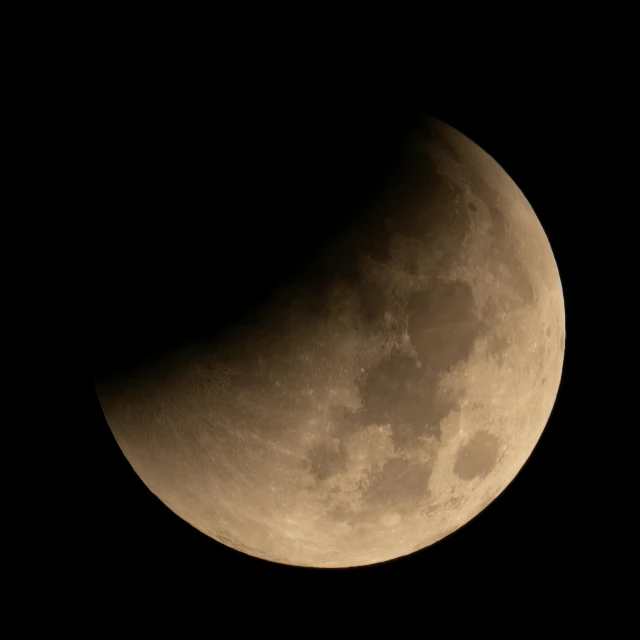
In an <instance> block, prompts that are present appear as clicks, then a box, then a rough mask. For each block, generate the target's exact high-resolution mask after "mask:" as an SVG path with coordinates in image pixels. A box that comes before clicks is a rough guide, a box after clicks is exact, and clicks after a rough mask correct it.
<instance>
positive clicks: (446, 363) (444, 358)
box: [408, 282, 486, 372]
mask: <svg viewBox="0 0 640 640" xmlns="http://www.w3.org/2000/svg"><path fill="white" fill-rule="evenodd" d="M474 307H475V303H474V299H473V292H472V289H471V286H470V285H469V284H467V283H463V282H444V283H443V282H440V283H437V284H435V285H434V286H433V287H431V288H430V289H428V290H426V291H419V292H417V293H414V294H413V296H412V297H411V299H410V301H409V307H408V311H409V324H408V332H409V336H410V338H411V342H412V343H413V346H414V347H415V349H416V351H417V352H418V355H419V357H420V360H421V361H422V363H423V365H426V367H427V368H429V369H431V370H434V371H437V372H445V371H448V370H450V369H451V368H452V367H453V366H454V365H456V364H457V363H458V362H460V361H461V360H466V359H467V358H468V357H469V355H470V354H471V350H472V348H473V345H474V342H475V341H476V338H478V337H479V336H480V335H481V334H482V333H483V332H484V331H485V330H486V326H485V324H484V323H483V322H482V321H481V320H478V319H477V318H476V317H475V315H474V313H473V311H474Z"/></svg>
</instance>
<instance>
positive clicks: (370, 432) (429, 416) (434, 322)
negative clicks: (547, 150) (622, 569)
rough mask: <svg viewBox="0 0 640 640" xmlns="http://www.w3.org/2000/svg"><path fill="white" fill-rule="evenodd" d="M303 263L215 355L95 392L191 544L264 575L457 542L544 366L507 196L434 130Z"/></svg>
mask: <svg viewBox="0 0 640 640" xmlns="http://www.w3.org/2000/svg"><path fill="white" fill-rule="evenodd" d="M315 267H316V272H317V274H321V276H320V277H317V278H314V280H313V285H310V284H309V283H308V282H305V281H304V280H300V281H299V282H298V283H294V282H290V283H288V284H287V285H286V286H284V285H283V287H282V289H281V290H280V292H279V294H278V295H277V296H275V297H274V298H273V299H272V300H271V301H270V304H269V305H268V308H265V309H263V310H261V312H260V314H258V317H259V318H260V320H259V321H257V322H255V323H253V324H247V325H246V326H242V327H237V329H236V330H235V331H234V333H233V335H230V336H229V338H228V340H227V341H225V343H224V344H220V343H216V344H213V343H212V344H211V345H210V348H209V349H203V350H200V351H199V352H195V351H194V352H189V353H186V354H183V356H182V357H181V358H177V359H176V360H175V361H173V362H171V363H167V364H166V366H165V367H164V368H162V367H160V368H158V369H156V370H155V371H153V372H149V373H148V375H139V376H137V377H136V379H135V380H133V379H132V380H130V381H129V382H128V383H123V384H120V385H119V390H118V391H117V392H116V391H114V390H112V389H111V388H110V387H109V386H108V385H101V383H100V382H98V383H97V388H98V395H99V398H100V401H101V404H102V407H103V409H104V413H105V416H106V419H107V421H108V424H109V426H110V428H111V430H112V431H113V434H114V436H115V438H116V440H117V442H118V444H119V446H120V447H121V449H122V451H123V453H124V454H125V456H126V457H127V459H128V460H129V462H130V463H131V465H132V466H133V468H134V470H135V471H136V473H137V474H138V475H139V476H140V478H141V479H142V480H143V481H144V483H145V484H146V485H147V487H148V488H149V489H150V490H151V491H152V492H153V493H154V494H155V495H156V496H158V497H159V498H160V499H161V500H162V501H163V502H164V503H165V504H166V505H167V506H168V507H169V508H170V509H172V510H173V511H174V512H175V513H176V514H178V515H179V516H180V517H181V518H183V519H184V520H186V521H187V522H189V523H190V524H191V525H193V526H194V527H196V528H197V529H199V530H200V531H202V532H204V533H205V534H207V535H209V536H211V537H212V538H214V539H215V540H217V541H219V542H221V543H224V544H226V545H228V546H230V547H232V548H234V549H237V550H239V551H243V552H245V553H247V554H250V555H252V556H256V557H259V558H263V559H266V560H269V561H273V562H280V563H285V564H291V565H299V566H310V567H346V566H359V565H367V564H373V563H377V562H382V561H386V560H390V559H393V558H397V557H400V556H404V555H407V554H409V553H412V552H414V551H417V550H419V549H422V548H424V547H427V546H429V545H431V544H433V543H435V542H436V541H438V540H440V539H442V538H443V537H445V536H446V535H448V534H449V533H451V532H453V531H455V530H456V529H458V528H459V527H460V526H462V525H463V524H465V523H466V522H468V521H469V520H470V519H471V518H473V517H474V516H475V515H477V514H478V513H479V512H480V511H481V510H482V509H484V508H485V507H486V506H487V505H488V504H489V503H490V502H491V501H492V500H493V499H494V498H495V497H496V496H498V495H499V494H500V493H501V492H502V491H503V490H504V489H505V487H506V486H507V485H508V484H509V483H510V482H511V480H512V479H513V478H514V477H515V475H516V474H517V473H518V471H519V470H520V469H521V467H522V466H523V464H524V463H525V461H526V460H527V459H528V457H529V456H530V454H531V452H532V450H533V448H534V447H535V445H536V443H537V441H538V439H539V438H540V435H541V433H542V431H543V429H544V427H545V425H546V423H547V420H548V418H549V415H550V413H551V409H552V407H553V404H554V401H555V398H556V394H557V391H558V387H559V382H560V376H561V371H562V363H563V356H564V336H565V318H564V302H563V293H562V288H561V283H560V277H559V274H558V270H557V266H556V262H555V260H554V256H553V253H552V251H551V247H550V245H549V242H548V240H547V237H546V236H545V233H544V231H543V229H542V227H541V225H540V223H539V221H538V219H537V217H536V215H535V213H534V212H533V210H532V208H531V206H530V205H529V203H528V202H527V200H526V199H525V197H524V195H523V194H522V193H521V191H520V190H519V189H518V187H517V186H516V185H515V184H514V183H513V181H512V180H511V179H510V178H509V177H508V176H507V175H506V173H505V172H504V171H503V170H502V168H501V167H500V166H499V165H498V164H497V163H496V162H495V161H494V160H493V159H492V158H491V157H490V156H488V155H487V154H486V153H485V152H484V151H482V150H481V149H480V148H479V147H478V146H477V145H476V144H475V143H473V142H472V141H470V140H469V139H468V138H466V137H465V136H463V135H462V134H461V133H459V132H458V131H456V130H455V129H452V128H451V127H449V126H447V125H445V124H443V123H442V122H440V121H438V120H435V119H428V120H426V121H425V122H424V125H423V126H422V127H421V128H420V130H418V131H416V133H415V136H414V138H413V139H412V142H411V144H410V145H408V147H407V151H406V154H405V157H404V160H403V162H402V163H401V164H400V165H399V166H398V167H397V171H396V175H395V178H394V179H393V180H391V181H390V182H389V184H388V185H387V186H386V188H385V190H384V192H383V193H382V194H381V196H380V198H378V199H377V200H376V203H375V206H373V207H372V208H371V211H370V212H369V216H368V218H367V219H366V220H363V222H362V223H361V224H360V226H357V227H352V228H345V229H344V232H343V233H342V235H341V236H339V237H336V239H335V243H334V244H333V245H332V246H331V247H330V248H328V250H327V252H326V255H323V256H322V257H320V258H319V259H318V263H317V265H315ZM215 275H216V274H212V277H215ZM203 295H207V293H206V292H203Z"/></svg>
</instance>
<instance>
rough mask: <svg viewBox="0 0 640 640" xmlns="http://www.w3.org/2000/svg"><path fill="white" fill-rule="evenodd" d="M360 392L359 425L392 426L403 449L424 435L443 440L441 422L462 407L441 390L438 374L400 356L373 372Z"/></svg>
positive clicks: (369, 373) (383, 361) (385, 362)
mask: <svg viewBox="0 0 640 640" xmlns="http://www.w3.org/2000/svg"><path fill="white" fill-rule="evenodd" d="M359 390H360V398H361V400H362V407H361V408H360V409H359V410H358V411H357V419H358V420H359V422H360V423H361V424H364V425H366V424H390V425H391V429H392V440H393V442H394V445H395V446H397V447H400V448H402V447H404V446H407V445H410V444H411V443H412V442H413V441H414V440H415V439H416V438H417V437H420V436H431V437H435V438H440V435H441V433H440V422H441V421H442V420H443V418H445V417H446V416H447V415H448V414H449V413H450V412H451V411H452V410H453V409H454V408H457V407H458V406H459V405H458V399H457V398H455V397H453V396H451V395H450V394H444V393H442V392H441V391H440V390H439V388H438V376H437V375H436V374H434V373H433V372H429V371H425V370H424V368H420V367H418V360H417V359H416V358H414V357H410V356H406V355H403V354H400V353H393V354H391V355H390V356H389V357H388V358H385V359H384V360H382V361H381V362H379V363H378V364H377V365H376V366H374V367H372V368H371V369H369V370H368V371H367V374H366V378H365V379H364V380H363V381H361V382H360V384H359ZM344 417H346V416H344ZM344 417H343V418H344Z"/></svg>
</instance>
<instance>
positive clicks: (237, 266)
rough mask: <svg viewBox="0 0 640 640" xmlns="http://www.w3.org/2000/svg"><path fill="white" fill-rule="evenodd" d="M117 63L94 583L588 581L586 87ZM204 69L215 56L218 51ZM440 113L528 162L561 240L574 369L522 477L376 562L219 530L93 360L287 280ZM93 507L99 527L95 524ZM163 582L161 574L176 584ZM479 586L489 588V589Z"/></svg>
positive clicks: (172, 340)
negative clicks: (245, 546) (246, 544)
mask: <svg viewBox="0 0 640 640" xmlns="http://www.w3.org/2000/svg"><path fill="white" fill-rule="evenodd" d="M144 60H145V61H144V63H142V62H141V63H140V64H139V66H138V64H137V63H131V64H129V65H128V66H127V72H126V73H120V74H114V75H113V77H110V78H109V79H108V82H107V83H106V84H105V86H108V89H106V88H105V90H104V93H103V94H102V95H101V96H100V98H99V100H98V103H99V104H98V108H97V110H96V111H97V112H98V111H99V112H100V116H99V117H97V120H96V122H95V130H96V131H97V133H96V134H95V135H94V138H95V140H94V142H95V145H96V146H97V148H98V149H99V153H100V156H101V165H102V166H101V167H100V169H99V172H100V176H99V179H98V180H97V183H98V184H99V185H100V186H99V187H98V188H97V193H96V195H95V197H94V198H93V201H94V202H97V203H98V205H97V212H96V213H95V214H94V213H91V214H90V215H95V216H96V219H95V224H94V225H93V228H94V230H95V231H94V233H93V237H92V239H91V253H92V260H93V264H92V269H93V274H94V275H93V278H92V279H91V280H90V284H89V285H87V287H88V291H87V296H88V298H89V299H90V300H91V305H92V314H93V315H92V318H91V329H90V331H89V334H90V345H89V351H90V354H89V355H90V358H91V361H92V363H91V370H92V376H90V378H91V379H89V380H88V382H87V384H88V389H89V390H88V396H89V397H90V398H92V400H93V404H92V411H93V414H92V415H93V420H92V422H91V426H90V434H89V436H88V438H87V441H86V447H87V453H86V454H85V455H86V456H88V458H89V459H90V461H91V463H90V465H88V468H87V469H86V470H84V471H83V479H82V482H81V483H79V484H81V486H79V487H78V489H77V490H78V491H79V492H80V493H81V494H82V497H81V498H80V499H81V500H83V502H84V504H85V509H86V514H85V516H86V517H85V520H84V525H82V527H81V529H80V530H79V531H78V532H77V538H78V541H79V544H80V545H81V546H82V549H83V551H82V554H83V558H84V561H85V563H86V566H85V568H84V569H83V571H84V574H85V576H86V577H85V580H86V583H87V584H89V585H99V584H107V583H108V584H116V583H126V584H129V585H132V584H135V585H136V587H135V588H136V590H140V591H141V592H144V591H149V592H150V591H151V590H154V589H159V588H163V589H166V590H167V591H168V592H171V591H172V589H177V588H178V587H176V586H175V585H181V584H192V585H197V584H200V583H202V584H203V585H210V584H211V582H212V581H220V582H223V583H224V582H228V581H238V583H241V582H242V581H243V580H245V579H250V578H251V577H253V576H256V575H258V574H259V575H263V576H267V577H269V578H271V577H277V578H278V579H282V580H285V581H286V580H289V581H291V582H292V583H295V581H297V580H304V581H310V582H317V581H320V582H321V583H323V584H329V583H332V584H337V583H339V582H340V581H345V580H346V581H349V582H350V584H359V583H365V582H369V581H372V583H374V584H375V582H376V581H380V583H382V582H386V581H387V580H388V579H393V578H399V577H402V578H403V579H410V580H414V581H416V582H417V581H419V580H420V576H425V575H428V576H429V582H430V584H434V583H437V582H438V580H439V579H442V580H444V579H445V578H446V576H451V575H461V576H467V581H468V582H467V583H468V584H473V583H474V581H480V582H482V581H481V580H480V578H479V576H496V575H501V576H503V579H502V582H503V584H509V583H510V582H513V581H516V582H517V581H519V580H521V579H523V578H522V576H526V580H527V581H528V582H531V583H533V582H535V581H536V580H543V579H544V580H548V579H549V576H550V575H553V576H554V578H553V579H554V580H555V581H556V582H557V581H560V582H562V581H563V580H570V581H571V582H574V581H577V580H579V577H580V575H582V574H581V573H580V572H583V571H584V568H583V561H582V555H581V552H580V551H579V550H578V549H577V547H576V539H577V538H578V536H579V533H578V532H579V530H580V529H581V528H582V527H584V517H585V516H584V514H583V510H582V509H583V504H582V503H581V502H580V501H575V500H572V499H571V496H572V495H573V494H574V493H575V491H576V487H575V482H576V481H575V478H574V477H573V475H572V474H573V472H572V467H571V464H570V463H568V460H572V458H573V457H574V456H576V446H575V437H576V435H575V434H576V430H577V429H578V428H579V425H578V424H577V417H576V414H575V411H574V403H575V399H576V397H577V395H578V389H577V382H576V379H577V368H578V364H577V362H576V357H575V349H576V342H577V339H576V336H577V335H578V333H579V331H580V329H579V328H576V326H575V314H574V304H575V303H574V301H575V298H576V289H577V288H578V287H579V286H580V284H579V283H580V277H579V274H578V273H577V265H576V261H575V260H573V258H572V256H573V253H572V245H573V244H574V242H575V240H576V238H575V234H574V233H573V232H571V231H570V227H571V225H572V220H573V217H572V216H573V215H574V214H573V210H574V208H575V207H574V206H573V203H572V198H573V196H572V195H571V193H570V192H571V189H572V181H573V180H574V175H573V173H572V167H571V151H570V150H571V149H572V148H575V147H574V145H575V141H576V139H577V138H578V137H579V136H580V135H581V131H582V130H581V129H580V127H578V126H577V125H576V122H575V119H574V117H573V114H574V107H575V104H576V100H575V98H574V97H573V93H572V92H573V91H576V90H577V89H575V87H572V86H571V87H570V86H567V85H566V84H562V83H561V82H560V81H557V82H556V81H551V80H549V79H548V78H543V77H541V76H540V74H538V73H536V72H535V69H532V70H531V71H529V70H528V69H527V70H524V69H523V70H522V73H521V74H520V76H519V79H518V80H517V81H516V80H515V79H513V78H512V79H511V80H510V82H509V83H508V86H507V85H505V83H504V82H503V81H500V80H499V79H498V78H496V79H494V80H492V78H489V79H487V80H483V81H482V82H475V83H474V82H468V83H465V84H464V86H463V85H462V84H461V83H460V82H456V81H455V80H452V81H451V82H449V83H447V82H442V81H440V80H436V79H435V78H433V79H430V76H429V73H424V74H422V75H420V74H412V73H409V72H406V73H401V72H400V71H399V67H398V68H396V67H394V66H393V65H389V66H388V67H380V66H378V65H374V64H371V65H368V64H367V62H366V60H362V61H361V62H360V63H358V64H356V65H355V66H353V67H349V68H348V69H342V72H341V73H337V72H336V71H335V70H334V69H333V68H332V69H331V70H329V69H325V67H324V66H323V64H322V63H321V62H318V63H317V64H316V65H313V67H312V68H311V67H305V69H304V71H303V72H299V71H291V72H289V71H283V70H280V71H277V72H276V71H274V66H272V65H270V64H267V63H265V66H264V68H262V67H261V66H260V65H259V64H258V63H257V62H252V64H251V65H250V72H249V71H246V70H243V71H242V72H240V71H238V70H236V69H234V70H227V71H224V70H223V69H224V68H225V67H224V65H220V66H214V67H212V68H208V70H207V68H205V70H204V71H203V69H202V67H198V71H197V72H196V71H195V70H192V71H187V70H186V68H185V67H179V66H175V67H172V65H171V64H170V63H169V61H168V60H167V61H165V60H164V59H163V60H160V59H158V60H156V59H149V57H148V56H146V57H144ZM205 66H206V65H205ZM423 113H432V114H434V115H435V116H437V117H439V118H440V119H442V120H444V121H445V122H447V123H448V124H450V125H452V126H454V127H456V128H457V129H459V130H460V131H461V132H462V133H464V134H465V135H467V136H468V137H470V138H471V139H472V140H474V141H475V142H476V143H477V144H478V145H480V147H482V148H483V149H484V150H485V151H487V152H488V153H489V154H490V155H491V156H493V157H494V158H495V159H496V160H497V161H498V162H499V163H500V164H501V165H502V166H503V167H504V169H505V170H506V172H507V173H508V174H509V175H510V176H511V177H512V178H513V180H514V181H515V183H516V184H517V185H518V186H519V187H520V189H521V190H522V191H523V193H524V194H525V196H526V197H527V199H528V200H529V202H530V203H531V204H532V206H533V209H534V211H535V212H536V213H537V215H538V217H539V219H540V221H541V223H542V226H543V228H544V229H545V232H546V234H547V236H548V238H549V240H550V243H551V247H552V249H553V251H554V254H555V257H556V260H557V263H558V267H559V271H560V275H561V279H562V282H563V287H564V291H565V305H566V317H567V342H566V354H565V364H564V374H563V378H562V383H561V387H560V391H559V394H558V398H557V402H556V405H555V408H554V410H553V414H552V417H551V419H550V422H549V423H548V426H547V428H546V430H545V432H544V434H543V436H542V438H541V440H540V442H539V444H538V446H537V447H536V449H535V451H534V453H533V455H532V456H531V458H530V459H529V461H528V462H527V464H526V465H525V467H524V468H523V469H522V471H521V472H520V474H519V475H518V476H517V478H516V479H515V480H514V482H513V483H512V484H511V485H510V486H509V487H508V488H507V490H506V491H505V492H504V493H503V494H502V495H501V496H500V497H499V498H498V499H497V500H495V501H494V503H493V504H491V505H490V506H489V507H488V508H487V509H486V510H485V511H484V512H482V513H481V514H480V515H479V516H478V517H476V518H475V519H474V520H473V521H472V522H470V523H469V524H467V525H466V526H464V527H463V528H462V529H460V530H459V531H457V532H456V533H454V534H452V535H450V536H449V537H448V538H446V539H444V540H443V541H441V542H439V543H438V544H436V545H434V546H433V547H431V548H427V549H425V550H423V551H421V552H418V553H415V554H413V555H411V556H408V557H405V558H401V559H398V560H395V561H392V562H388V563H385V564H381V565H375V566H371V567H365V568H358V569H351V570H312V569H303V568H295V567H288V566H283V565H276V564H271V563H268V562H265V561H262V560H258V559H255V558H252V557H249V556H246V555H244V554H242V553H239V552H236V551H233V550H231V549H229V548H227V547H225V546H223V545H222V544H219V543H217V542H215V541H213V540H211V539H209V538H208V537H206V536H204V535H203V534H201V533H199V532H198V531H197V530H196V529H194V528H192V527H191V526H190V525H189V524H187V523H186V522H184V521H182V520H181V519H180V518H179V517H178V516H176V515H175V514H173V513H172V512H171V511H170V510H169V509H168V508H166V507H165V506H164V505H163V504H162V503H161V502H160V501H159V500H158V499H157V498H156V497H154V496H153V495H152V494H151V493H150V492H149V491H148V490H147V488H146V487H145V485H144V484H143V483H142V481H141V480H140V479H139V478H138V477H137V476H136V474H135V473H134V471H133V470H132V468H131V467H130V466H129V464H128V462H127V460H126V459H125V457H124V455H123V454H122V453H121V451H120V450H119V448H118V446H117V444H116V442H115V440H114V438H113V437H112V435H111V433H110V431H109V428H108V426H107V424H106V421H105V420H104V417H103V415H102V412H101V408H100V405H99V402H98V399H97V395H96V394H95V391H94V390H93V386H92V385H93V376H102V377H107V378H110V379H117V378H118V376H119V375H120V374H121V373H123V372H125V371H130V370H133V369H135V368H136V367H138V366H141V365H146V364H149V363H151V362H153V361H154V359H156V358H159V357H161V356H162V354H164V353H166V352H169V351H171V350H172V349H174V348H176V347H178V346H181V345H183V344H197V341H198V340H202V339H204V338H205V336H206V335H209V334H210V333H211V332H214V333H215V332H216V331H218V330H222V329H224V328H225V327H227V326H230V325H233V323H234V322H236V321H237V319H238V318H239V317H241V316H242V315H243V314H246V313H250V311H251V308H252V306H254V305H255V303H256V301H258V300H260V299H261V298H262V297H264V296H268V295H269V292H270V290H271V287H272V286H273V283H274V282H278V281H279V280H280V279H281V278H284V277H287V274H289V273H294V272H295V271H296V270H297V269H299V268H300V267H301V266H303V265H304V264H305V260H307V259H308V257H309V256H310V255H313V253H314V252H317V251H322V247H323V242H324V241H325V240H326V239H327V238H329V237H331V235H332V233H334V232H335V229H336V227H337V226H339V225H340V224H341V223H342V221H343V220H344V218H345V217H346V216H350V215H357V213H355V212H357V211H358V210H359V209H358V207H359V206H360V205H361V203H363V202H366V198H367V195H368V194H369V193H371V189H372V186H373V185H375V184H376V183H377V181H379V180H380V178H381V176H384V175H385V171H387V170H388V167H389V166H390V165H391V164H392V163H393V161H394V157H395V154H396V153H398V150H399V148H400V145H401V144H402V142H403V140H404V136H405V135H406V134H407V132H408V131H409V130H410V129H411V127H412V125H413V123H414V122H415V120H416V118H418V117H420V115H421V114H423ZM87 523H89V524H87ZM162 585H164V586H162ZM479 588H482V587H479Z"/></svg>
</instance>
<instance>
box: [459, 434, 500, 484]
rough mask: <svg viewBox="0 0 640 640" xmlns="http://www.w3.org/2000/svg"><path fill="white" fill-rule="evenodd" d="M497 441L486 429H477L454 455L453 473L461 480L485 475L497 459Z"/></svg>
mask: <svg viewBox="0 0 640 640" xmlns="http://www.w3.org/2000/svg"><path fill="white" fill-rule="evenodd" d="M498 447H499V441H498V438H497V437H496V436H494V435H493V434H492V433H489V432H487V431H478V432H477V433H475V434H474V435H473V437H472V438H471V440H469V442H467V443H466V444H464V445H462V446H461V447H460V449H459V450H458V454H457V455H456V460H455V464H454V466H453V471H454V473H455V474H456V475H457V476H458V477H459V478H461V479H462V480H473V479H474V478H484V477H486V476H487V475H488V474H489V472H490V471H491V469H493V467H494V466H495V464H496V461H497V459H498Z"/></svg>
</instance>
